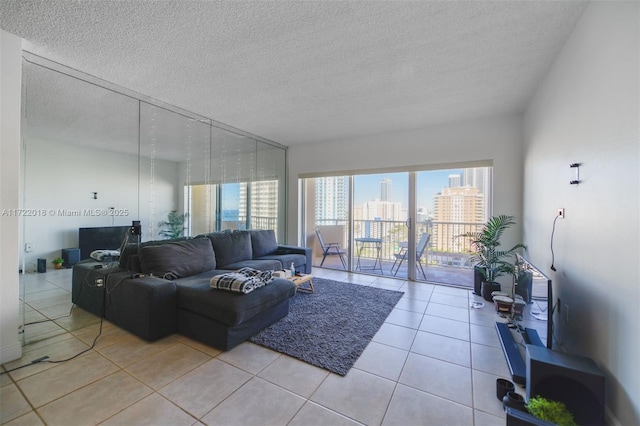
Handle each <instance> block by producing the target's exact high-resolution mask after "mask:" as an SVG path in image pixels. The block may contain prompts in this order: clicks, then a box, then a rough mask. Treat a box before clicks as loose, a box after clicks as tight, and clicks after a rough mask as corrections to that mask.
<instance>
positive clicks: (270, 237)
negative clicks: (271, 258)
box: [249, 229, 278, 259]
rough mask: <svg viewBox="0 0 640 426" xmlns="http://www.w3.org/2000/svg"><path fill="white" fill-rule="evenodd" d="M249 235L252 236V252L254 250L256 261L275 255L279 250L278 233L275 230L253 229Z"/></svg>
mask: <svg viewBox="0 0 640 426" xmlns="http://www.w3.org/2000/svg"><path fill="white" fill-rule="evenodd" d="M249 234H250V235H251V250H253V258H254V259H257V258H258V257H262V256H266V255H268V254H273V253H274V252H275V251H276V250H278V242H277V241H276V233H275V232H274V231H273V229H252V230H250V231H249Z"/></svg>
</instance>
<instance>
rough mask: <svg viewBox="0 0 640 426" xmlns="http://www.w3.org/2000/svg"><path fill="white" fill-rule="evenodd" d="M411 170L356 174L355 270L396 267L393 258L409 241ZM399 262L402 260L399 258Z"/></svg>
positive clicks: (380, 272) (388, 270)
mask: <svg viewBox="0 0 640 426" xmlns="http://www.w3.org/2000/svg"><path fill="white" fill-rule="evenodd" d="M408 184H409V173H406V172H404V173H379V174H367V175H357V176H354V178H353V221H352V222H353V240H352V246H353V249H354V251H353V256H354V262H353V263H354V264H353V268H352V269H353V270H354V271H356V272H366V273H371V274H376V275H389V274H394V273H397V268H395V267H394V270H393V271H392V270H391V269H392V267H393V266H392V264H390V263H389V261H390V260H392V259H397V258H398V255H401V256H402V253H401V252H402V251H403V250H402V247H405V248H406V247H407V246H408V244H409V232H408V229H409V228H408V225H409V224H410V222H411V214H410V210H409V187H408ZM396 263H399V262H396Z"/></svg>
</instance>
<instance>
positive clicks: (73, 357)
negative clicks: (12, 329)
mask: <svg viewBox="0 0 640 426" xmlns="http://www.w3.org/2000/svg"><path fill="white" fill-rule="evenodd" d="M108 276H109V274H107V275H106V276H105V282H104V287H103V297H102V315H100V329H99V330H98V335H97V336H96V337H95V338H94V339H93V343H92V344H91V346H90V347H88V348H87V349H85V350H83V351H80V352H78V353H77V354H75V355H73V356H71V357H69V358H65V359H59V360H50V359H49V356H48V355H45V356H42V357H40V358H37V359H34V360H33V361H31V362H30V363H29V364H24V365H21V366H19V367H16V368H12V369H10V370H5V371H2V372H0V375H2V374H6V373H11V372H12V371H16V370H20V369H21V368H25V367H29V366H31V365H34V364H39V363H41V362H48V363H51V364H60V363H63V362H67V361H71V360H72V359H75V358H77V357H79V356H80V355H82V354H85V353H87V352H89V351H90V350H92V349H93V348H95V346H96V343H97V342H98V338H99V337H100V336H101V335H102V324H103V323H104V316H105V307H106V305H105V301H106V298H107V294H106V293H107V292H106V287H107V285H106V284H107V283H106V281H107V278H108ZM85 280H86V277H85ZM86 284H87V285H89V282H88V281H86ZM94 287H95V286H94ZM81 294H82V286H80V293H79V294H78V298H80V295H81ZM73 306H75V304H74V305H73ZM73 306H71V309H73ZM69 315H71V312H69ZM62 318H64V317H62ZM45 321H51V320H43V321H42V322H45ZM25 325H27V324H25Z"/></svg>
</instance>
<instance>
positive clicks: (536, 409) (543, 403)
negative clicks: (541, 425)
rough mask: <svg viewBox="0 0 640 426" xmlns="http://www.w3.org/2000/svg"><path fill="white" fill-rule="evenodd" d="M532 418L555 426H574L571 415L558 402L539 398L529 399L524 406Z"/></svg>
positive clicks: (562, 404) (565, 407)
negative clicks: (555, 425)
mask: <svg viewBox="0 0 640 426" xmlns="http://www.w3.org/2000/svg"><path fill="white" fill-rule="evenodd" d="M525 407H527V410H528V411H529V413H530V414H531V415H532V416H535V417H537V418H539V419H542V420H546V421H548V422H552V423H555V424H557V425H558V426H576V425H577V424H576V422H575V420H574V419H573V414H571V412H570V411H569V410H568V409H567V406H566V405H564V403H562V402H560V401H551V400H548V399H546V398H543V397H541V396H539V395H538V396H536V397H535V398H530V399H529V402H527V403H526V404H525Z"/></svg>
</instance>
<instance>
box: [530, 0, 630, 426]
mask: <svg viewBox="0 0 640 426" xmlns="http://www.w3.org/2000/svg"><path fill="white" fill-rule="evenodd" d="M639 18H640V16H639V3H638V2H594V3H592V4H591V5H590V6H589V7H588V9H587V10H586V11H585V13H584V15H583V17H582V19H581V20H580V21H579V23H578V24H577V26H576V28H575V30H574V32H573V33H572V35H571V37H570V39H569V40H568V42H567V44H566V45H565V47H564V48H563V50H562V52H561V54H560V55H559V57H558V58H557V59H556V61H555V63H554V64H553V66H552V68H551V70H550V72H549V73H548V75H547V76H546V78H545V80H544V81H543V83H542V85H541V86H540V88H539V89H538V92H537V94H536V96H535V98H534V100H533V101H532V103H531V105H530V106H529V108H528V111H527V113H526V115H525V141H526V142H525V153H524V154H525V174H524V211H525V222H524V240H525V243H526V244H528V245H529V254H530V258H531V260H532V261H533V263H535V264H537V265H538V266H539V267H546V268H549V266H550V265H551V253H550V248H549V242H550V235H551V227H552V222H553V220H554V217H555V215H556V210H557V208H559V207H564V208H565V209H566V219H564V220H559V221H558V223H557V225H556V232H555V240H554V248H555V267H556V269H557V272H556V273H553V272H552V271H550V270H548V269H547V272H549V274H550V277H551V278H552V280H553V282H554V292H555V295H556V296H557V297H559V298H560V299H561V300H562V304H563V305H564V304H565V303H566V304H568V305H569V321H568V322H566V321H565V319H564V318H560V316H559V315H556V321H555V322H556V335H557V336H558V337H559V339H560V340H561V341H562V344H563V346H564V348H566V350H567V351H568V352H570V353H575V354H582V355H585V356H588V357H591V358H593V359H594V360H595V361H596V363H598V364H599V365H600V366H601V367H602V368H603V370H604V371H605V372H606V375H607V380H606V382H607V405H608V408H609V410H610V413H613V416H614V417H615V418H617V419H618V421H619V422H620V423H621V424H624V425H631V424H640V400H639V398H640V367H639V365H640V363H639V362H638V359H640V351H639V350H638V349H639V343H640V303H639V302H640V274H639V266H638V265H639V259H640V251H639V241H640V234H639V231H638V225H639V218H640V213H639V210H638V204H639V188H640V185H639V183H640V177H639V172H638V170H639V168H640V163H639V148H640V143H639V141H640V136H639V125H640V123H639V117H640V110H639V106H638V103H639V94H640V91H639V84H638V80H639V76H640V70H639V67H638V64H639V49H640V47H639V45H638V37H639V34H638V25H639V22H640V19H639ZM574 162H579V163H582V166H581V167H580V179H581V180H582V182H581V183H580V184H579V185H569V180H570V179H573V178H574V174H573V171H572V170H570V168H569V164H570V163H574ZM562 308H565V307H564V306H563V307H562ZM565 312H566V310H565ZM563 315H564V312H563Z"/></svg>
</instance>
